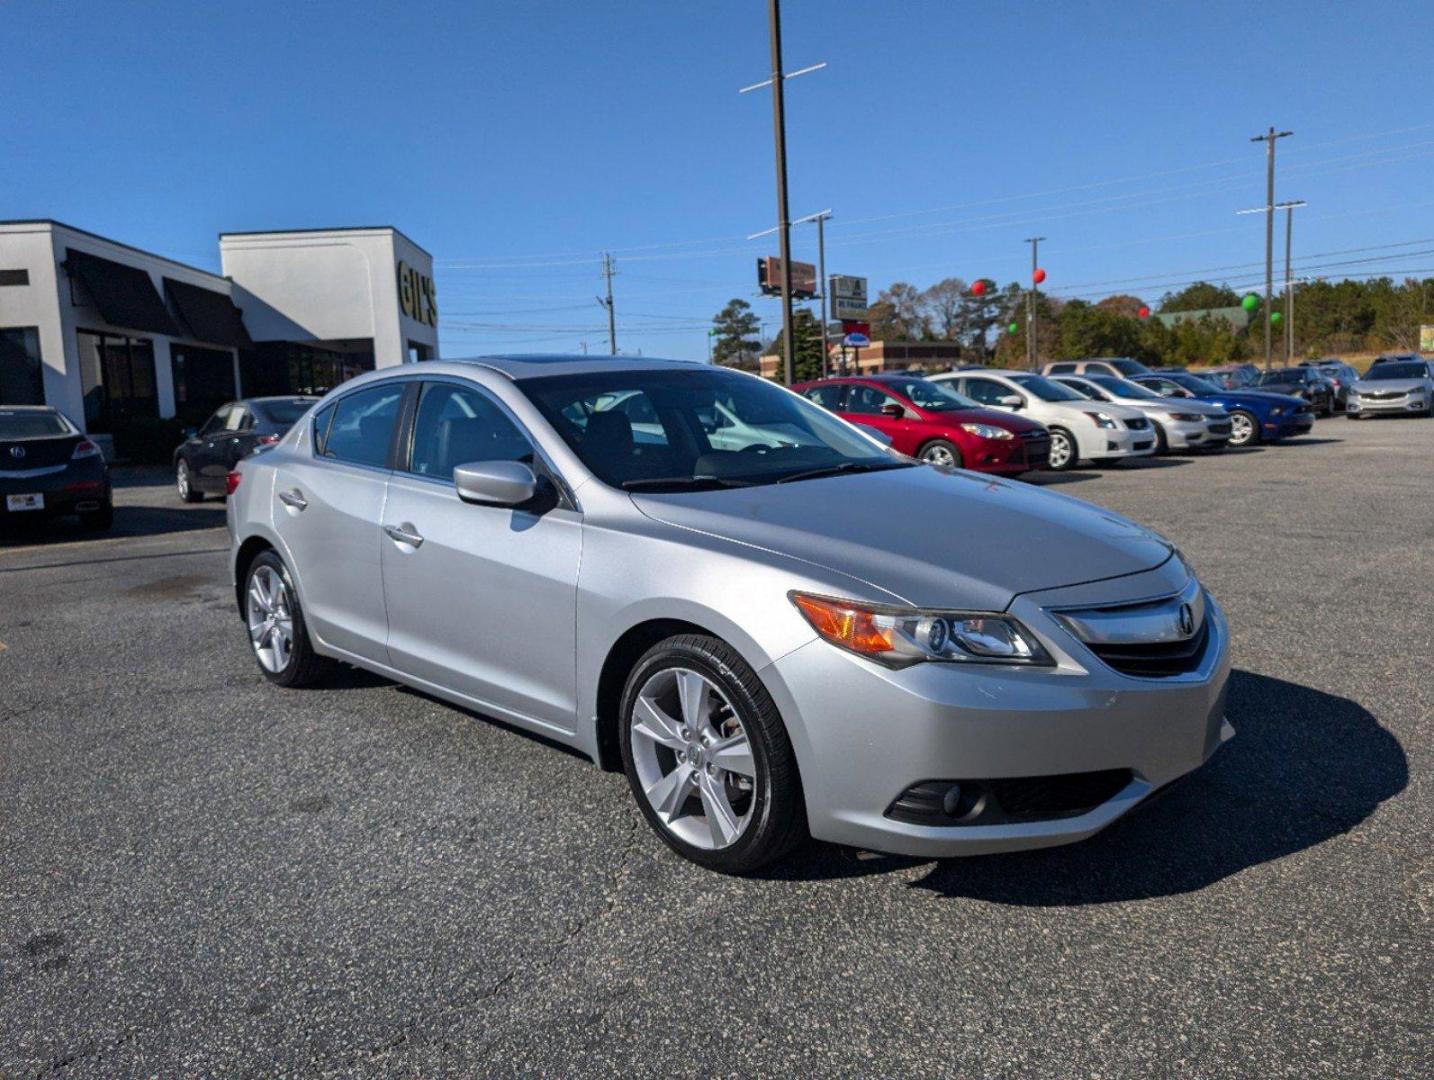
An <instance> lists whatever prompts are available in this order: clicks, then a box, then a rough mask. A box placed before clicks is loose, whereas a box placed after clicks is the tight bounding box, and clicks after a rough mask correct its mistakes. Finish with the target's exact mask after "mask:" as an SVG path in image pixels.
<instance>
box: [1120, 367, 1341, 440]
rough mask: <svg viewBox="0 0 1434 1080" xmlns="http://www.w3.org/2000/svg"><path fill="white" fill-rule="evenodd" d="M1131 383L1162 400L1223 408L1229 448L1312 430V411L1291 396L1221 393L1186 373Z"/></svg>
mask: <svg viewBox="0 0 1434 1080" xmlns="http://www.w3.org/2000/svg"><path fill="white" fill-rule="evenodd" d="M1130 381H1131V382H1136V383H1139V384H1140V385H1141V386H1148V387H1149V388H1150V389H1152V390H1154V391H1155V392H1156V393H1157V394H1164V395H1165V396H1166V397H1193V398H1197V399H1198V400H1200V401H1208V402H1211V403H1212V404H1215V405H1223V406H1224V407H1225V411H1226V412H1227V413H1229V414H1230V445H1231V446H1254V445H1255V444H1256V443H1261V442H1278V441H1279V440H1280V439H1288V438H1290V437H1291V436H1292V435H1305V434H1308V433H1309V430H1310V428H1312V427H1314V419H1315V418H1314V407H1313V406H1312V405H1310V403H1309V402H1308V401H1305V400H1304V399H1303V398H1297V397H1295V396H1293V395H1291V394H1272V393H1269V392H1268V391H1265V390H1222V389H1220V387H1218V386H1216V385H1215V384H1214V383H1212V382H1210V381H1209V380H1208V379H1202V378H1200V376H1198V375H1191V374H1189V373H1188V372H1170V373H1169V374H1161V373H1158V372H1152V373H1151V374H1149V375H1132V376H1130Z"/></svg>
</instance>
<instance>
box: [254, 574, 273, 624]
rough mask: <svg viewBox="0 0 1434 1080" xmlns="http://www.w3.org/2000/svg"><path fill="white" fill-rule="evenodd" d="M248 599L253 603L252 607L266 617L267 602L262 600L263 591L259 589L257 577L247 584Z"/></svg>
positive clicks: (267, 610)
mask: <svg viewBox="0 0 1434 1080" xmlns="http://www.w3.org/2000/svg"><path fill="white" fill-rule="evenodd" d="M249 599H250V600H251V601H253V603H254V605H255V606H257V607H258V608H259V610H260V611H262V612H263V613H264V614H266V615H267V614H268V613H269V606H268V601H267V600H265V599H264V590H263V589H261V588H260V587H259V579H258V578H257V577H256V578H255V579H254V580H253V581H251V582H249Z"/></svg>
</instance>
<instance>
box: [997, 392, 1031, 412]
mask: <svg viewBox="0 0 1434 1080" xmlns="http://www.w3.org/2000/svg"><path fill="white" fill-rule="evenodd" d="M998 404H1001V405H1004V406H1006V408H1008V409H1020V408H1023V407H1024V406H1025V404H1026V402H1025V399H1024V398H1022V397H1021V395H1020V394H1002V395H1001V396H1000V398H999V399H998Z"/></svg>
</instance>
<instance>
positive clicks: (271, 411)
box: [253, 398, 318, 426]
mask: <svg viewBox="0 0 1434 1080" xmlns="http://www.w3.org/2000/svg"><path fill="white" fill-rule="evenodd" d="M317 400H318V398H276V399H275V400H273V401H256V402H254V403H253V405H254V411H255V412H257V413H258V414H259V415H260V416H262V417H264V419H266V420H268V421H269V422H270V423H272V424H283V425H285V426H290V425H293V424H295V423H298V420H299V417H301V416H303V415H304V413H306V412H308V411H309V406H311V405H313V403H314V402H315V401H317Z"/></svg>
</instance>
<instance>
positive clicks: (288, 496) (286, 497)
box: [279, 488, 309, 510]
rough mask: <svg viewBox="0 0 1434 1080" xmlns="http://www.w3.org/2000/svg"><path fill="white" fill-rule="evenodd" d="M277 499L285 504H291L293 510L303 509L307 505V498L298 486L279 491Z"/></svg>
mask: <svg viewBox="0 0 1434 1080" xmlns="http://www.w3.org/2000/svg"><path fill="white" fill-rule="evenodd" d="M279 501H280V502H281V503H283V504H284V505H285V506H292V507H293V508H294V509H295V510H303V509H304V508H306V507H307V506H308V505H309V500H307V499H306V498H304V496H303V494H302V493H301V492H300V491H299V489H298V488H295V489H294V490H293V491H281V492H279Z"/></svg>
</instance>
